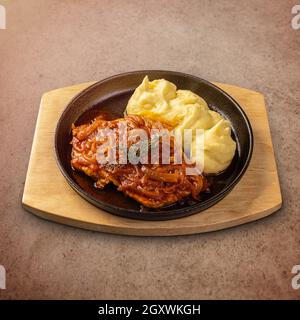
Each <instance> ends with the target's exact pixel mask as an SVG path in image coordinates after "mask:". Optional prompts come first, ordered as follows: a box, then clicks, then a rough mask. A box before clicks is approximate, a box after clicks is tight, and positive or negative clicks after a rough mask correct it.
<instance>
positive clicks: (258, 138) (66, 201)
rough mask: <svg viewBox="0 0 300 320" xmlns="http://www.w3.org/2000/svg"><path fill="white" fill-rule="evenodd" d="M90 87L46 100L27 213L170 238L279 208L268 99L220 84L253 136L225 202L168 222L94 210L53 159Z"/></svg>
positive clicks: (35, 147)
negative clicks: (70, 112)
mask: <svg viewBox="0 0 300 320" xmlns="http://www.w3.org/2000/svg"><path fill="white" fill-rule="evenodd" d="M90 84H91V83H89V84H86V83H83V84H78V85H75V86H71V87H64V88H60V89H56V90H52V91H50V92H47V93H45V94H43V97H42V99H41V105H40V109H39V116H38V120H37V125H36V130H35V134H34V140H33V145H32V151H31V155H30V162H29V165H28V171H27V175H26V181H25V187H24V193H23V197H22V203H23V205H24V207H25V208H26V209H28V210H30V211H31V212H33V213H35V214H37V215H39V216H41V217H43V218H45V219H49V220H53V221H55V222H59V223H65V224H67V225H71V226H76V227H81V228H86V229H90V230H96V231H105V232H111V233H116V234H129V235H140V236H141V235H142V236H146V235H149V236H169V235H184V234H194V233H201V232H207V231H215V230H221V229H225V228H229V227H232V226H235V225H240V224H243V223H246V222H250V221H254V220H257V219H260V218H263V217H266V216H268V215H269V214H271V213H273V212H274V211H276V210H278V209H279V208H280V207H281V203H282V199H281V193H280V186H279V181H278V173H277V169H276V163H275V158H274V150H273V147H272V141H271V137H270V128H269V124H268V119H267V114H266V108H265V103H264V97H263V95H261V94H260V93H257V92H255V91H250V90H247V89H244V88H239V87H236V86H232V85H228V84H221V83H216V84H217V85H218V86H219V87H220V88H221V89H223V90H224V91H226V92H227V93H229V94H230V95H231V96H232V97H233V98H234V99H235V100H236V101H238V102H239V103H240V105H241V106H242V107H243V109H244V111H245V112H246V114H247V116H248V118H249V120H250V122H251V124H252V129H253V136H254V148H253V155H252V158H251V163H250V165H249V167H248V169H247V172H246V174H245V175H244V176H243V178H242V179H241V181H240V182H239V183H238V185H237V186H236V187H235V188H234V190H233V191H232V192H230V194H229V195H228V196H227V197H225V199H223V200H222V201H220V202H219V203H217V204H216V205H214V206H213V207H211V208H209V209H208V210H205V212H201V213H199V214H194V215H191V216H189V217H185V218H181V219H173V220H168V221H141V220H135V219H125V218H120V217H118V216H114V215H111V214H109V213H107V212H105V211H104V210H101V209H99V208H96V207H95V206H93V205H91V204H90V203H88V202H87V201H85V200H84V199H83V198H82V197H80V196H79V195H78V194H77V193H76V192H75V191H74V190H73V189H72V188H71V187H70V186H69V185H68V183H67V182H66V180H65V179H64V177H63V176H62V174H61V172H60V171H59V168H58V166H57V163H56V161H55V159H54V157H53V153H54V131H55V128H56V125H57V121H58V119H59V117H60V115H61V113H62V112H63V110H64V109H65V108H66V105H67V104H68V102H69V101H70V100H71V99H72V98H73V97H74V96H75V95H76V94H78V93H79V92H80V91H82V90H83V89H85V88H86V87H88V86H89V85H90ZM45 168H47V170H45ZM42 176H43V179H41V177H42ZM257 184H259V185H260V188H259V189H258V188H257ZM62 203H63V205H62Z"/></svg>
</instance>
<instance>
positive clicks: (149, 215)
mask: <svg viewBox="0 0 300 320" xmlns="http://www.w3.org/2000/svg"><path fill="white" fill-rule="evenodd" d="M152 72H160V73H166V74H168V75H175V76H181V77H187V78H190V79H193V80H195V81H196V82H203V83H205V84H207V85H208V86H210V87H212V88H214V89H215V90H216V91H219V92H220V93H222V94H223V95H224V96H226V98H227V99H229V100H230V101H231V102H232V103H233V104H234V105H235V107H236V109H237V110H238V111H239V112H240V114H241V115H242V117H243V120H244V124H245V125H246V128H247V133H248V134H249V136H248V139H249V149H248V152H247V157H246V159H245V160H244V164H243V166H242V168H241V169H240V170H239V172H238V174H237V175H236V177H235V178H234V179H233V180H232V181H231V182H230V183H229V184H228V185H227V186H225V187H224V189H223V190H222V191H220V192H219V193H217V194H216V195H214V196H212V197H211V198H210V199H208V200H205V201H203V202H199V203H195V204H192V205H190V206H188V207H186V208H179V209H170V210H166V211H163V212H156V211H155V210H153V211H147V212H145V213H142V212H140V211H139V210H135V209H127V208H126V209H123V208H120V207H118V206H114V205H112V204H108V203H106V202H103V201H101V200H97V199H95V198H94V197H93V196H91V195H90V194H89V193H88V192H86V191H85V190H84V189H82V188H81V187H80V186H79V185H78V184H77V183H76V182H75V181H74V180H73V179H72V178H71V177H70V175H69V174H68V172H67V171H66V170H65V168H64V165H63V164H62V162H61V160H60V155H59V153H58V129H59V127H60V126H61V124H62V122H63V121H64V116H65V114H66V113H67V112H68V111H69V109H70V108H72V105H73V103H74V102H76V100H78V99H79V98H81V97H82V96H83V95H85V94H86V92H88V91H90V90H91V89H93V88H94V87H97V86H98V85H100V84H101V83H104V82H107V81H110V80H113V79H115V78H120V77H124V76H127V75H131V74H147V73H152ZM232 129H233V130H234V127H232ZM253 143H254V138H253V131H252V127H251V124H250V121H249V119H248V117H247V115H246V113H245V112H244V110H243V109H242V107H241V106H240V105H239V103H238V102H237V101H236V100H235V99H234V98H232V97H231V96H230V95H229V94H228V93H226V92H225V91H224V90H222V89H221V88H219V87H218V86H216V85H215V84H213V83H211V82H210V81H207V80H205V79H202V78H200V77H196V76H194V75H191V74H187V73H184V72H177V71H169V70H156V69H153V70H136V71H130V72H124V73H120V74H116V75H113V76H110V77H107V78H105V79H102V80H100V81H97V82H95V83H94V84H92V85H90V86H88V87H87V88H85V89H84V90H82V91H80V92H79V93H78V94H77V95H75V96H74V97H73V98H72V99H71V100H70V101H69V102H68V104H67V106H66V108H65V109H64V111H63V112H62V114H61V115H60V118H59V120H58V122H57V125H56V129H55V134H54V148H55V160H56V162H57V164H58V167H59V169H60V171H61V173H62V174H63V176H64V177H65V179H66V180H67V182H68V183H69V185H70V186H71V187H72V188H73V189H74V190H75V191H76V192H78V193H79V194H80V195H81V196H82V197H83V198H85V199H86V200H87V201H88V202H90V203H92V204H94V205H95V206H97V207H100V208H102V209H103V210H105V211H109V212H110V213H112V214H117V215H120V216H122V217H124V218H134V219H142V220H155V219H156V220H167V219H176V218H180V217H183V216H188V215H192V214H196V213H197V212H195V211H194V210H193V209H194V208H195V207H196V208H198V209H199V212H200V211H202V210H205V209H208V208H209V207H211V206H213V205H214V204H216V203H217V202H219V201H220V200H222V199H223V198H224V197H225V196H226V195H227V194H228V193H229V192H230V191H231V190H232V189H233V187H234V186H235V185H236V184H237V183H238V182H239V180H240V179H241V178H242V176H243V175H244V173H245V172H246V170H247V168H248V166H249V163H250V160H251V157H252V153H253ZM116 192H117V191H116ZM203 207H204V209H203ZM108 208H110V209H111V210H108ZM201 209H202V210H201ZM121 211H126V215H125V214H118V212H121Z"/></svg>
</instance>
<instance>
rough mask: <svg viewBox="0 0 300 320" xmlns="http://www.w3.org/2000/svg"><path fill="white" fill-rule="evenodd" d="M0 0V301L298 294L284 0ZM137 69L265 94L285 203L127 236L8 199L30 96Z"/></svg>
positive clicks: (35, 104) (293, 94) (290, 54)
mask: <svg viewBox="0 0 300 320" xmlns="http://www.w3.org/2000/svg"><path fill="white" fill-rule="evenodd" d="M1 3H2V4H6V9H7V30H4V31H3V30H0V57H1V59H0V97H1V98H0V119H1V133H2V136H1V151H2V156H1V157H0V164H1V169H2V170H1V182H0V187H1V203H0V218H1V224H0V264H2V265H4V266H5V267H6V269H7V290H6V291H0V297H1V298H294V299H295V298H300V290H298V291H295V290H293V289H292V287H291V278H292V274H291V269H292V266H293V265H294V264H300V232H299V229H300V212H299V209H300V207H299V194H300V184H299V181H300V167H299V153H300V146H299V141H298V140H299V136H300V126H299V101H300V91H299V87H300V77H299V71H300V51H299V48H300V30H298V31H294V30H292V29H291V26H290V21H291V7H292V5H293V4H294V3H295V2H294V1H287V0H280V1H262V0H255V1H237V0H235V1H226V5H225V1H192V0H191V1H188V0H187V1H182V0H180V1H172V4H171V2H170V1H147V2H143V4H140V1H130V2H129V1H125V0H124V1H115V0H109V1H91V0H85V1H84V0H74V1H71V0H65V1H60V0H41V1H40V0H26V1H24V0H15V1H3V0H1ZM146 68H152V69H154V68H155V69H159V68H161V69H170V70H178V71H184V72H188V73H192V74H195V75H198V76H201V77H203V78H207V79H209V80H212V81H213V80H218V81H220V82H225V83H231V84H235V85H238V86H241V87H246V88H247V87H248V88H250V89H252V90H257V91H260V92H262V93H263V94H264V95H265V97H266V103H267V107H268V111H269V117H270V126H271V131H272V137H273V143H274V148H275V153H276V159H277V164H278V170H279V176H280V182H281V188H282V194H283V200H284V203H283V208H282V209H281V210H280V211H279V212H278V213H276V214H275V215H272V216H270V217H268V218H266V219H263V220H260V221H258V222H254V223H250V224H247V225H244V226H241V227H238V228H232V229H228V230H224V231H219V232H213V233H209V234H202V235H194V236H186V237H171V238H147V237H145V238H136V237H124V236H116V235H109V234H102V233H97V232H89V231H85V230H79V229H75V228H71V227H66V226H63V225H59V224H55V223H51V222H47V221H45V220H42V219H39V218H37V217H35V216H33V215H31V214H29V213H28V212H26V211H25V210H23V209H22V208H21V196H22V193H23V184H24V181H25V175H26V169H27V165H28V159H29V153H30V149H31V144H32V137H33V132H34V127H35V122H36V118H37V111H38V108H39V101H40V97H41V94H42V93H43V92H46V91H49V90H52V89H55V88H58V87H64V86H68V85H71V84H75V83H81V82H86V81H90V80H98V79H101V78H104V77H106V76H109V75H112V74H115V73H119V72H124V71H128V70H134V69H146ZM258 187H259V186H258Z"/></svg>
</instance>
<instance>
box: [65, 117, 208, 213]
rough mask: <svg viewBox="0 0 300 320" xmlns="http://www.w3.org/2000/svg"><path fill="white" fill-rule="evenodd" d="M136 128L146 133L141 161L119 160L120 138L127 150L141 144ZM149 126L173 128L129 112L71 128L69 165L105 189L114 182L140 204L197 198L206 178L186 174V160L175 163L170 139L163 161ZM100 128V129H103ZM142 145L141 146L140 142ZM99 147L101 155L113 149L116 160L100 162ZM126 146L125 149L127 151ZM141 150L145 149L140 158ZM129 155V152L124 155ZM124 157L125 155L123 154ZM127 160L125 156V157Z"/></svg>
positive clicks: (162, 203) (159, 140)
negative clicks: (154, 150)
mask: <svg viewBox="0 0 300 320" xmlns="http://www.w3.org/2000/svg"><path fill="white" fill-rule="evenodd" d="M120 124H123V125H125V128H126V131H125V132H126V135H125V134H124V132H123V133H122V134H121V133H120V129H119V128H120V127H119V125H120ZM105 129H111V130H115V131H114V132H116V139H115V140H114V141H113V142H112V141H109V139H108V138H107V137H106V136H105V135H103V133H101V134H100V131H101V130H102V131H103V130H105ZM136 129H143V130H144V132H146V134H147V138H148V139H147V140H145V141H147V144H146V146H145V145H144V146H143V147H144V149H143V148H142V147H140V149H139V152H138V153H139V154H138V155H139V156H140V162H139V163H136V164H132V162H131V163H130V162H128V161H127V163H125V164H122V163H120V159H121V156H122V155H123V156H124V152H123V150H122V148H120V145H121V146H122V144H120V143H119V142H120V139H123V138H124V136H126V137H127V138H126V143H127V149H129V148H130V146H132V145H133V144H135V143H136V142H140V143H144V140H143V141H141V138H140V137H136V138H135V135H136ZM152 129H158V130H163V129H164V132H169V130H171V129H172V128H170V127H168V126H167V125H165V124H162V123H161V122H159V121H153V120H150V119H148V118H145V117H141V116H137V115H134V116H133V115H130V116H125V117H124V118H120V119H116V120H111V121H108V120H105V118H104V117H102V116H99V117H97V118H95V119H94V120H93V121H92V122H91V123H89V124H84V125H80V126H77V127H76V126H73V128H72V135H73V138H72V141H71V144H72V155H71V158H72V159H71V166H72V168H73V169H74V170H79V171H82V172H84V173H85V174H86V175H88V176H90V177H92V178H93V179H94V180H95V187H96V188H100V189H101V188H104V187H105V185H106V184H108V183H113V184H114V185H116V186H117V188H118V190H119V191H122V192H123V193H124V194H125V195H127V196H129V197H132V198H133V199H135V200H136V201H138V202H139V203H141V204H142V205H144V206H146V207H150V208H159V207H163V206H166V205H170V204H173V203H175V202H177V201H180V200H182V199H183V198H185V197H187V196H190V195H191V196H192V197H193V198H195V199H197V198H198V196H199V193H200V192H201V191H204V190H206V189H207V186H208V185H207V181H206V179H205V177H203V176H202V175H201V174H196V175H187V174H186V168H187V167H188V166H192V165H188V164H187V163H186V162H185V161H183V163H181V164H176V163H174V156H175V155H174V144H173V140H172V138H171V139H170V144H169V146H170V153H169V158H170V161H169V164H162V163H163V162H162V151H161V141H162V138H161V137H158V138H156V140H155V139H153V136H152V131H151V130H152ZM102 131H101V132H102ZM153 143H156V144H157V145H158V146H159V148H160V152H159V155H158V158H157V159H156V164H150V161H148V162H147V161H146V159H147V160H149V157H150V152H148V151H149V148H150V147H151V144H153ZM140 146H142V145H140ZM99 147H102V158H103V156H105V157H107V156H108V153H109V151H112V150H113V149H114V152H115V159H114V160H115V161H111V162H107V163H105V162H101V161H99V159H100V158H99V157H100V156H99V153H98V150H99ZM127 149H126V150H127ZM142 150H146V151H147V152H145V155H144V157H145V158H144V159H143V154H141V153H142ZM125 157H128V154H126V155H125ZM123 159H124V157H123ZM126 159H127V158H126Z"/></svg>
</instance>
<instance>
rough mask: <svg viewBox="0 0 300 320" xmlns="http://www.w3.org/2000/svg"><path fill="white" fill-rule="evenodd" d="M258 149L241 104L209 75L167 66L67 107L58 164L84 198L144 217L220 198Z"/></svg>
mask: <svg viewBox="0 0 300 320" xmlns="http://www.w3.org/2000/svg"><path fill="white" fill-rule="evenodd" d="M149 79H151V80H149ZM122 126H123V128H122V130H123V131H120V127H122ZM106 130H108V131H110V132H113V133H114V138H113V139H110V136H109V135H107V132H106ZM155 130H156V131H155ZM157 130H158V131H159V133H157ZM139 131H143V133H144V134H142V135H141V134H139ZM153 131H154V132H153ZM137 132H138V134H137ZM166 141H167V143H166ZM186 142H188V143H186ZM68 145H69V146H70V147H68ZM252 145H253V140H252V131H251V126H250V123H249V121H248V119H247V117H246V115H245V114H244V113H243V111H242V109H241V107H240V106H239V105H238V104H237V103H236V101H234V100H233V99H232V98H231V97H230V96H228V95H227V94H226V93H225V92H223V91H222V90H221V89H219V88H217V87H216V86H214V85H213V84H211V83H209V82H207V81H205V80H202V79H199V78H196V77H194V76H190V75H186V74H181V73H177V72H170V71H137V72H132V73H127V74H121V75H117V76H113V77H111V78H108V79H105V80H103V81H100V82H98V83H96V84H94V85H92V86H91V87H89V88H87V89H85V90H84V91H83V92H81V93H80V94H79V95H77V96H76V97H75V98H74V99H73V100H72V101H71V102H70V103H69V104H68V106H67V108H66V110H65V111H64V112H63V114H62V116H61V118H60V120H59V122H58V125H57V129H56V135H55V150H56V156H57V161H58V165H59V167H60V169H61V171H62V173H63V175H64V176H65V178H66V179H67V181H68V182H69V184H70V185H71V186H72V187H73V188H74V189H75V190H76V191H77V192H78V193H79V194H80V195H81V196H83V197H84V198H85V199H86V200H88V201H89V202H91V203H92V204H94V205H96V206H98V207H100V208H102V209H105V210H106V211H109V212H111V213H114V214H117V215H121V216H124V217H130V218H137V219H146V220H153V219H154V220H165V219H172V218H179V217H182V216H186V215H190V214H192V213H197V212H200V211H202V210H204V209H206V208H208V207H210V206H212V205H213V204H215V203H216V202H218V201H219V200H221V199H222V198H223V197H224V196H225V195H226V194H228V193H229V192H230V190H231V189H232V188H233V186H234V185H235V184H236V183H237V182H238V180H239V179H240V178H241V176H242V175H243V173H244V172H245V170H246V168H247V166H248V164H249V161H250V158H251V154H252ZM153 149H154V150H156V151H157V152H154V155H155V156H154V161H153V159H152V156H153V153H152V151H153ZM131 151H134V152H133V153H132V152H131ZM132 154H133V155H134V156H132ZM112 155H113V156H112ZM178 158H179V161H178ZM124 161H125V162H124Z"/></svg>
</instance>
